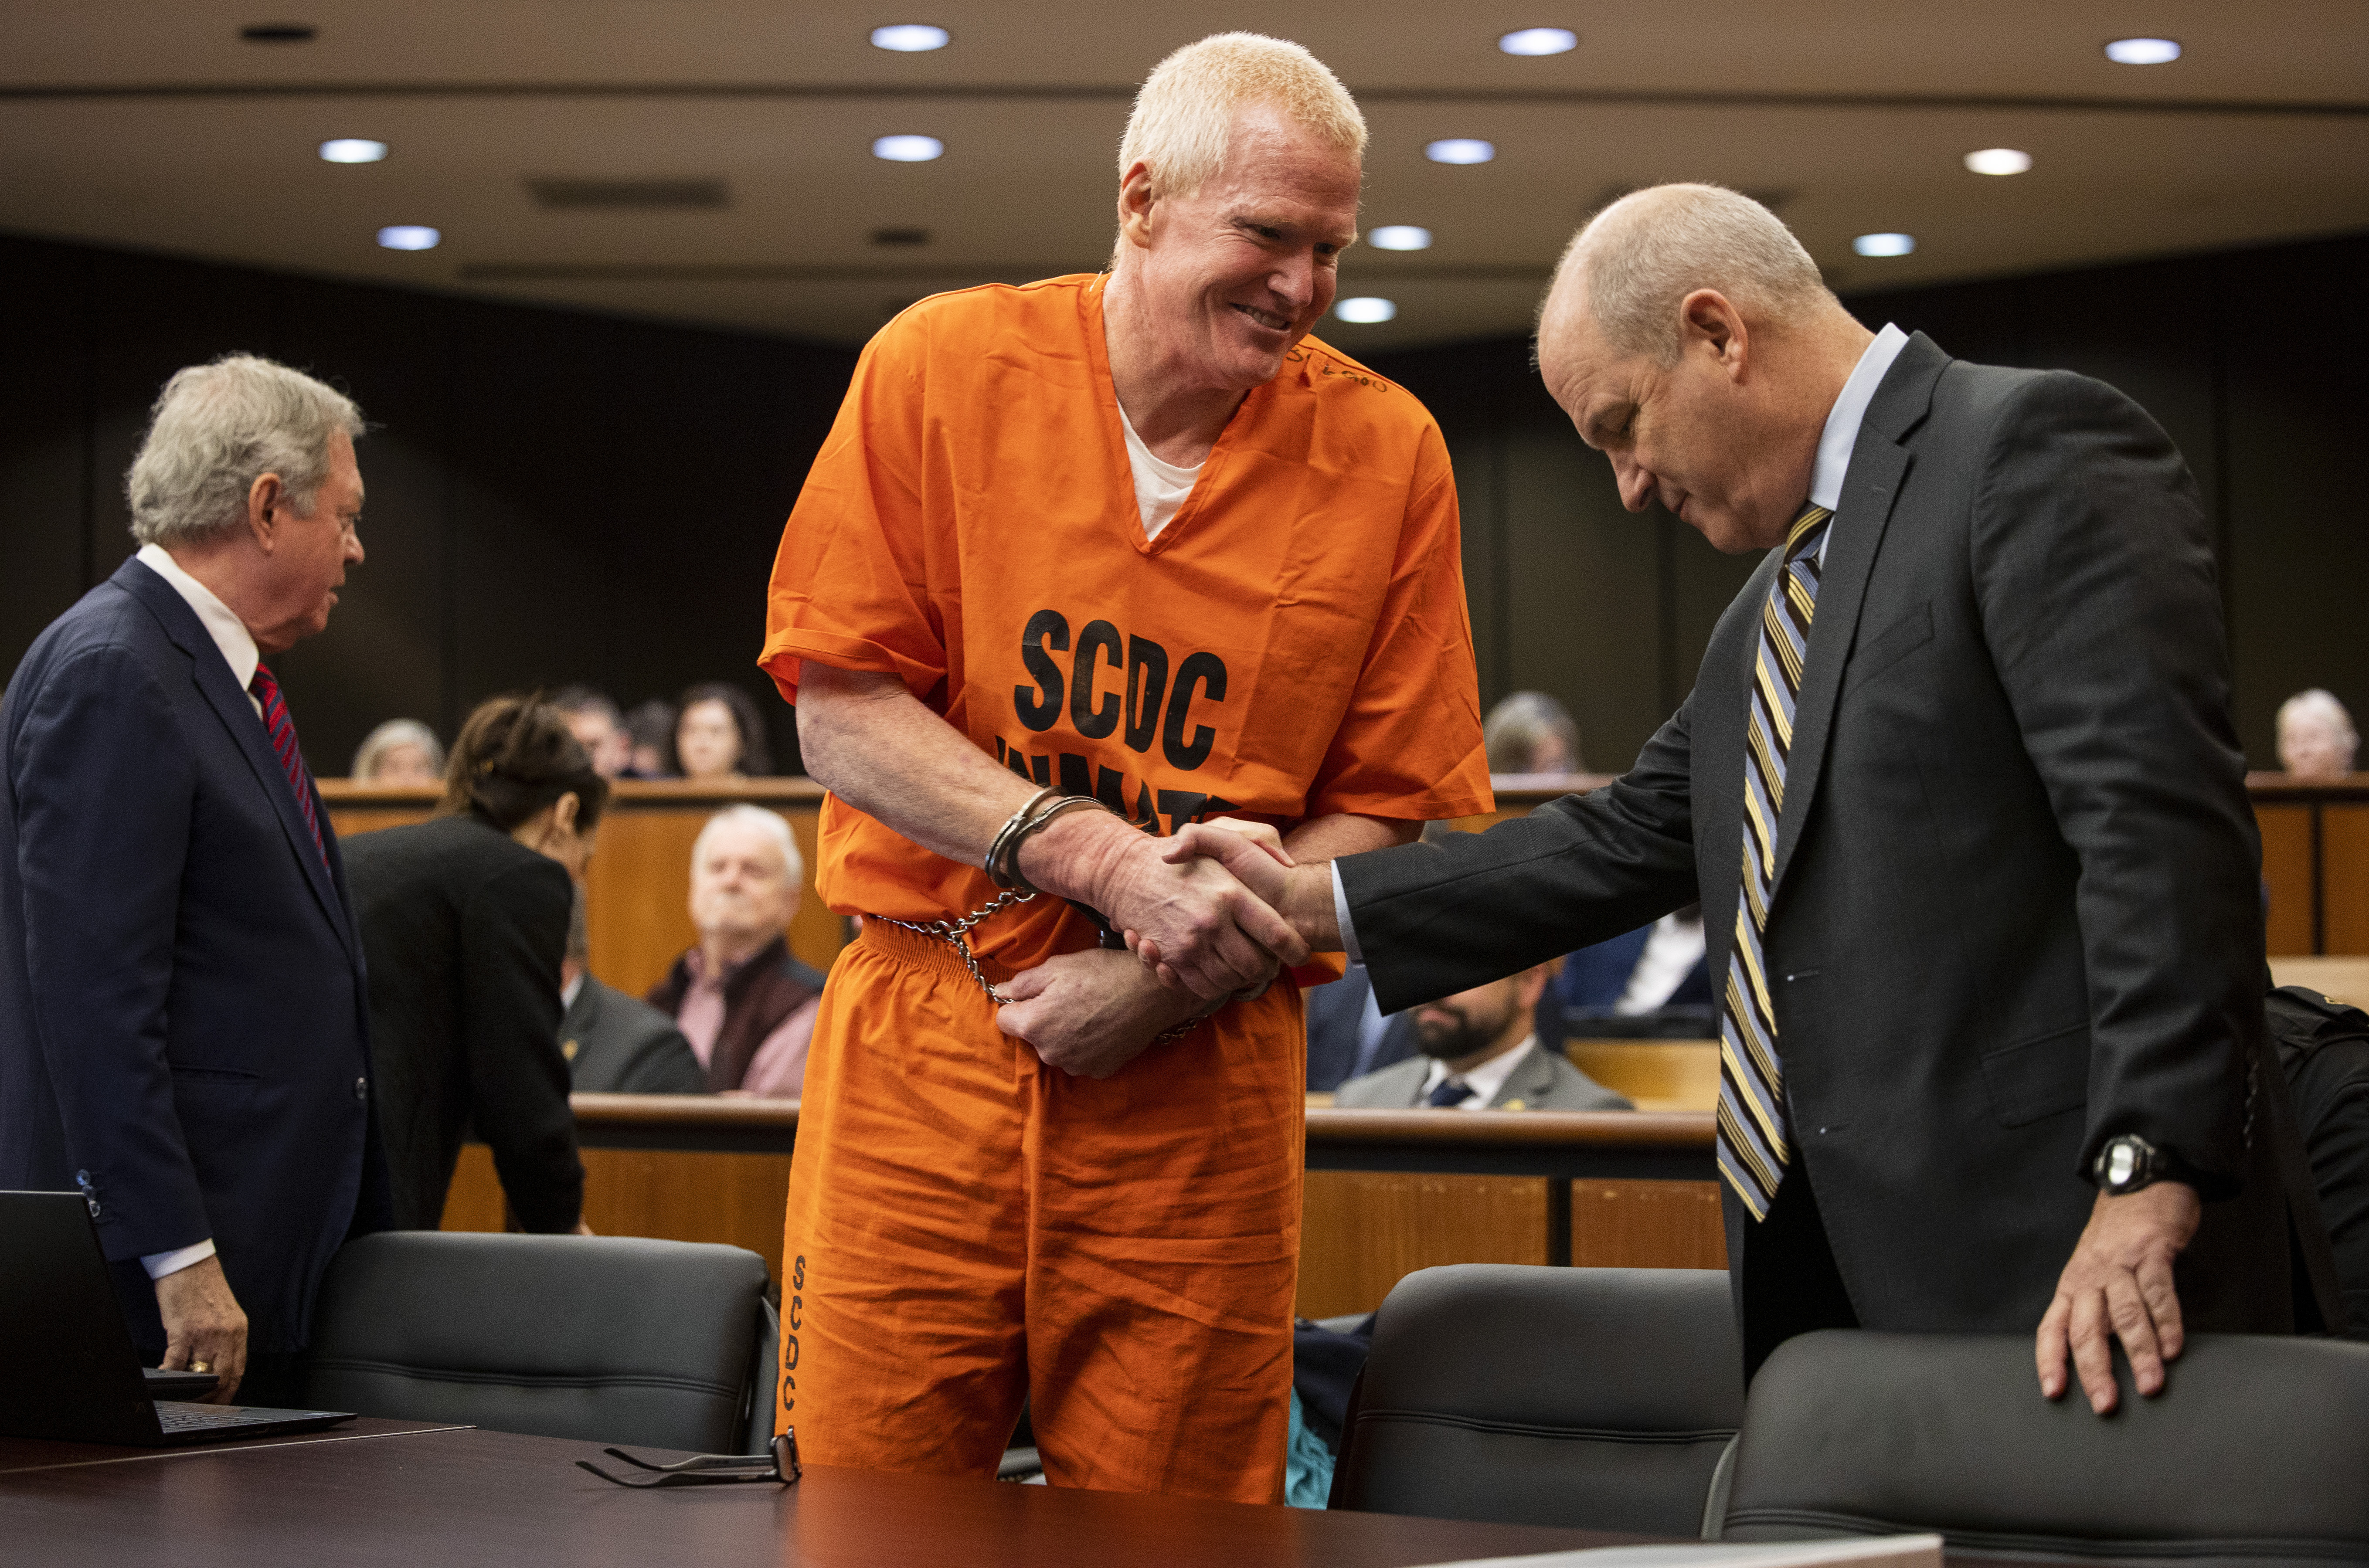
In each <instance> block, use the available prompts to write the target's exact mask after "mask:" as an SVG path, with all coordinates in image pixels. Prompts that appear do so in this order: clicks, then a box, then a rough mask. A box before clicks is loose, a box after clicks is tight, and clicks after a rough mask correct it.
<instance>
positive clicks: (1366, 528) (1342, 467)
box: [762, 277, 1490, 1502]
mask: <svg viewBox="0 0 2369 1568" xmlns="http://www.w3.org/2000/svg"><path fill="white" fill-rule="evenodd" d="M1102 289H1103V280H1101V279H1100V278H1093V277H1085V278H1063V279H1056V280H1051V281H1048V282H1044V283H1037V284H1033V285H1030V286H1028V287H1026V288H1017V289H1015V288H1009V287H1003V286H995V287H990V288H983V289H975V290H970V291H967V292H963V293H958V294H950V295H943V296H939V297H937V298H934V299H931V300H927V301H924V302H922V303H921V304H919V305H917V306H915V307H913V308H912V309H911V310H909V311H907V312H906V313H904V314H903V315H900V316H899V317H898V319H897V320H896V321H894V322H892V323H891V324H890V325H889V326H887V328H886V329H885V330H884V331H882V333H881V334H880V335H879V336H878V337H877V338H875V339H874V341H873V343H872V345H871V346H870V347H869V348H868V349H866V350H865V352H864V357H863V359H862V361H861V362H860V363H859V365H858V367H857V370H856V373H855V377H854V381H853V385H852V386H851V388H850V390H849V392H848V395H847V398H846V401H845V403H844V405H843V406H841V411H840V416H839V419H838V422H837V423H836V425H835V426H834V427H833V429H832V431H831V435H830V440H829V441H828V442H827V443H826V444H825V446H824V448H823V451H822V453H821V455H820V456H819V457H818V459H817V460H816V463H815V465H814V468H813V470H812V472H811V474H810V475H808V478H807V485H806V487H805V489H804V491H803V492H802V494H801V495H800V497H799V499H798V504H797V508H796V509H795V511H794V512H793V514H792V515H791V518H790V521H789V524H788V527H787V529H786V531H785V532H784V535H783V540H782V547H781V553H780V555H779V558H778V560H777V562H776V565H775V568H774V575H773V580H772V595H771V601H770V607H769V608H770V615H769V625H768V635H767V640H766V645H765V651H764V655H763V660H762V662H763V664H764V667H765V668H766V669H767V670H769V671H770V672H771V673H772V676H773V678H774V679H775V681H777V682H778V683H779V684H780V686H781V689H782V692H783V694H784V696H786V697H788V698H789V699H790V700H791V701H792V702H795V701H796V698H797V684H798V674H799V670H800V661H801V660H803V659H807V658H814V659H818V660H820V661H822V662H825V663H827V664H830V665H833V666H836V667H840V668H843V669H850V670H874V671H881V672H888V673H894V674H896V675H897V676H898V677H899V678H900V679H901V680H902V681H904V682H905V684H906V686H907V688H908V689H909V690H910V691H911V692H913V693H914V694H915V695H916V696H917V697H919V698H921V700H922V701H923V702H924V703H926V704H928V705H929V706H930V707H931V708H932V709H933V711H935V712H937V713H938V714H940V715H943V716H944V718H945V719H946V720H947V722H948V723H950V724H951V725H953V726H954V727H955V728H956V730H958V731H960V732H961V733H962V734H964V735H965V736H967V737H968V738H970V740H971V742H972V743H973V744H975V745H977V746H978V748H979V749H980V750H982V751H984V752H986V753H988V754H989V755H990V756H993V757H996V758H998V759H999V760H1001V761H1002V762H1003V763H1004V765H1005V766H1007V767H1009V768H1011V769H1012V770H1013V772H1014V773H1018V774H1020V775H1022V776H1023V777H1025V778H1028V779H1032V780H1035V781H1036V782H1039V783H1044V784H1059V785H1060V786H1061V787H1062V788H1063V789H1064V791H1066V792H1068V793H1073V794H1080V795H1094V796H1097V797H1098V798H1100V799H1102V800H1103V801H1104V802H1105V803H1106V804H1108V805H1109V806H1110V807H1113V808H1114V809H1116V810H1118V811H1120V812H1123V813H1124V814H1125V815H1127V817H1129V818H1132V819H1134V820H1137V821H1139V822H1140V823H1143V824H1145V825H1146V826H1148V827H1150V828H1152V829H1153V830H1157V831H1159V832H1162V833H1165V832H1170V831H1173V830H1174V829H1175V827H1176V826H1177V825H1178V824H1179V823H1181V822H1183V821H1185V820H1187V819H1189V818H1195V817H1206V816H1215V815H1242V816H1252V817H1258V818H1265V819H1268V820H1271V821H1274V822H1276V823H1277V824H1279V825H1282V826H1285V827H1288V826H1289V825H1291V824H1293V823H1295V822H1297V821H1298V820H1299V819H1301V818H1308V817H1312V816H1320V815H1324V814H1328V813H1333V812H1359V813H1365V814H1369V815H1374V816H1379V817H1389V818H1420V819H1428V818H1441V817H1454V816H1460V815H1464V814H1468V813H1471V812H1477V811H1482V810H1486V809H1488V808H1489V806H1490V795H1489V790H1488V777H1487V769H1486V762H1485V760H1484V758H1483V755H1482V747H1481V723H1480V715H1479V711H1478V700H1477V692H1476V690H1475V686H1476V682H1475V679H1474V673H1473V663H1472V651H1471V631H1470V627H1469V624H1468V621H1467V618H1466V612H1465V605H1464V595H1463V584H1462V578H1461V573H1460V568H1459V559H1458V539H1457V512H1456V495H1455V489H1454V484H1453V480H1452V477H1451V475H1450V473H1449V469H1448V457H1447V452H1446V449H1445V447H1444V445H1443V443H1442V441H1441V440H1440V437H1439V433H1438V430H1437V429H1436V427H1435V426H1434V425H1433V423H1432V421H1431V418H1430V417H1429V415H1428V414H1426V413H1425V411H1424V409H1423V407H1422V406H1421V405H1419V404H1418V403H1417V402H1416V401H1415V400H1414V398H1413V397H1412V396H1410V395H1408V394H1407V393H1406V392H1405V391H1404V390H1402V388H1399V387H1397V386H1395V385H1393V384H1391V383H1389V382H1387V381H1385V380H1383V379H1381V378H1380V377H1378V376H1376V375H1374V374H1373V373H1372V372H1369V371H1368V370H1366V369H1365V368H1364V367H1362V366H1360V365H1358V364H1357V363H1356V361H1352V360H1350V359H1347V358H1346V357H1345V356H1343V355H1340V354H1337V353H1335V352H1333V350H1332V349H1328V348H1326V347H1325V346H1323V345H1322V344H1321V343H1318V342H1316V341H1315V340H1314V339H1308V340H1305V341H1303V342H1302V343H1301V344H1300V346H1299V348H1298V349H1295V350H1294V351H1293V353H1292V354H1291V355H1290V356H1289V358H1288V360H1287V362H1286V364H1285V366H1284V368H1283V370H1282V372H1281V373H1280V374H1278V375H1277V376H1276V378H1275V380H1273V381H1272V382H1270V383H1267V384H1266V385H1265V386H1262V387H1259V388H1258V389H1256V390H1255V391H1253V392H1252V393H1251V394H1250V395H1248V396H1247V397H1246V398H1245V399H1244V400H1243V403H1242V407H1241V408H1240V409H1239V410H1238V411H1237V413H1236V414H1235V416H1234V418H1233V419H1232V421H1231V422H1230V424H1229V425H1228V427H1227V429H1226V430H1225V433H1224V435H1223V436H1222V437H1221V438H1220V440H1219V442H1218V445H1217V447H1216V449H1215V451H1213V452H1211V454H1210V456H1209V459H1208V462H1207V464H1206V465H1205V466H1204V467H1203V469H1202V471H1201V474H1200V476H1199V478H1198V479H1197V481H1196V484H1195V486H1194V488H1193V491H1192V494H1191V496H1190V498H1188V499H1187V500H1186V502H1185V504H1184V507H1183V509H1181V510H1180V511H1179V512H1178V513H1177V515H1176V516H1175V518H1174V519H1173V521H1171V522H1170V523H1169V525H1168V526H1167V528H1165V529H1164V530H1162V532H1161V535H1160V537H1159V538H1158V539H1156V540H1150V539H1146V538H1145V536H1144V532H1143V527H1142V521H1141V519H1140V516H1139V513H1138V510H1137V503H1136V498H1135V489H1134V485H1133V481H1132V478H1131V476H1130V475H1129V472H1128V468H1127V453H1126V447H1125V442H1124V438H1123V435H1122V433H1121V425H1120V415H1119V410H1118V406H1117V403H1116V397H1115V395H1114V394H1113V392H1112V389H1111V382H1110V372H1109V366H1108V363H1107V361H1106V359H1105V356H1104V344H1103V326H1102ZM818 883H819V887H820V889H821V893H822V896H823V898H824V899H825V901H826V902H827V903H828V904H829V905H830V907H831V908H832V909H834V910H840V911H841V912H843V913H863V914H881V915H888V916H893V917H895V918H897V919H900V920H909V921H934V920H941V919H944V918H946V917H948V916H950V915H958V914H961V913H964V912H966V911H968V910H973V909H976V908H978V906H980V905H981V904H984V903H986V902H987V901H988V900H989V899H990V898H993V897H994V896H995V893H996V888H995V887H994V886H993V885H992V884H991V883H990V881H989V880H988V878H987V876H985V874H984V873H982V872H981V871H979V870H978V869H977V868H976V867H974V866H970V865H966V864H957V863H956V862H953V861H950V860H946V859H944V858H942V857H940V856H937V855H934V854H933V853H929V852H927V851H925V850H922V849H920V848H918V847H917V846H915V845H913V844H912V843H910V841H907V840H905V839H904V838H902V837H900V836H899V835H898V834H897V833H895V832H893V831H891V830H889V829H887V827H885V826H883V825H882V824H880V823H878V822H875V821H874V820H872V819H871V818H867V817H865V816H864V815H863V814H862V813H861V812H858V811H855V810H853V809H852V808H850V807H848V806H847V805H846V804H845V803H844V802H842V801H840V800H838V799H837V798H835V797H834V798H830V799H828V800H826V802H825V803H824V807H823V817H822V830H821V844H820V854H819V864H818ZM972 935H973V942H974V944H975V946H976V948H977V950H978V953H979V954H980V956H981V961H982V963H983V965H984V966H985V967H987V969H988V971H989V973H990V976H992V977H994V978H997V979H1001V978H1002V977H1003V976H1005V975H1007V974H1008V973H1010V972H1011V971H1013V970H1016V969H1022V968H1026V967H1031V966H1034V965H1036V964H1037V963H1040V962H1042V961H1044V960H1045V959H1046V958H1047V957H1050V956H1054V955H1056V954H1060V953H1067V952H1073V951H1076V950H1079V949H1082V948H1087V947H1091V946H1093V944H1094V932H1093V927H1092V925H1091V923H1090V922H1089V921H1086V920H1085V919H1084V917H1082V916H1081V915H1079V914H1077V913H1076V912H1075V911H1074V910H1070V909H1069V908H1068V907H1067V906H1066V905H1065V904H1063V903H1062V902H1061V901H1060V900H1059V899H1055V898H1038V899H1036V900H1035V901H1033V902H1031V903H1028V904H1025V905H1022V906H1018V907H1016V908H1013V909H1008V910H1003V911H1001V912H999V913H998V914H997V915H995V916H993V917H992V918H990V920H989V921H986V922H985V923H984V924H982V925H981V926H980V927H979V928H978V930H977V931H975V932H974V933H972ZM1332 972H1337V971H1327V970H1322V969H1318V970H1315V971H1314V972H1312V973H1307V974H1304V975H1303V976H1302V979H1303V980H1314V979H1322V978H1328V977H1329V974H1330V973H1332ZM1304 1047H1305V1040H1304V1032H1303V1024H1302V1015H1301V1011H1300V1008H1299V997H1298V992H1297V990H1295V989H1294V988H1292V987H1289V986H1278V987H1276V988H1274V989H1273V990H1270V991H1269V992H1268V993H1267V994H1266V995H1265V996H1264V997H1262V998H1260V999H1258V1000H1257V1001H1251V1002H1243V1003H1236V1004H1233V1005H1231V1006H1230V1007H1228V1008H1226V1009H1224V1010H1222V1011H1221V1012H1220V1013H1219V1014H1218V1015H1217V1016H1216V1017H1215V1018H1213V1019H1211V1020H1210V1021H1209V1022H1208V1023H1207V1024H1205V1025H1204V1026H1203V1027H1201V1028H1200V1029H1197V1030H1196V1031H1195V1032H1194V1033H1193V1034H1191V1035H1188V1036H1184V1037H1183V1038H1180V1039H1178V1040H1176V1041H1173V1042H1170V1043H1168V1044H1166V1045H1163V1046H1159V1047H1153V1048H1152V1049H1151V1050H1150V1051H1147V1052H1146V1053H1145V1054H1144V1055H1143V1056H1142V1057H1139V1058H1138V1059H1136V1061H1135V1062H1133V1063H1131V1064H1129V1066H1128V1067H1127V1068H1126V1069H1125V1070H1122V1071H1120V1072H1119V1073H1117V1074H1116V1075H1115V1076H1114V1077H1112V1078H1110V1079H1108V1080H1104V1081H1099V1082H1098V1081H1093V1080H1086V1079H1072V1078H1070V1077H1068V1075H1066V1074H1063V1073H1060V1072H1059V1071H1056V1070H1052V1069H1047V1068H1045V1067H1044V1066H1043V1064H1042V1063H1040V1062H1038V1061H1037V1060H1036V1057H1035V1054H1034V1053H1033V1052H1032V1051H1030V1050H1029V1049H1028V1047H1026V1046H1025V1045H1024V1044H1022V1043H1020V1042H1017V1041H1013V1040H1010V1039H1008V1038H1006V1037H1005V1036H1001V1034H1000V1033H998V1032H997V1030H996V1028H995V1024H994V1009H993V1006H992V1004H991V1003H990V1002H989V1001H988V1000H987V998H986V997H985V996H984V995H983V994H982V993H981V992H980V991H979V990H978V987H977V986H976V985H975V984H974V983H973V982H972V981H971V980H970V979H969V977H968V975H967V973H966V972H965V971H964V970H963V969H962V967H961V961H960V959H959V958H958V957H956V956H955V955H954V954H953V952H952V951H951V949H948V948H945V947H944V946H943V945H942V944H934V943H932V942H930V941H929V940H927V939H924V938H919V937H913V936H910V934H909V933H902V932H899V931H897V930H896V929H895V928H893V927H889V926H887V925H885V924H880V923H877V922H875V923H874V924H872V925H869V926H867V928H866V930H865V933H864V937H863V938H862V939H861V940H859V941H858V942H857V943H856V944H855V945H854V947H853V948H852V949H850V951H849V952H848V953H847V954H846V955H844V956H842V957H841V961H840V963H839V965H838V967H836V968H835V969H834V971H833V974H832V978H831V981H830V986H829V987H828V988H827V989H826V991H825V993H824V997H823V1001H822V1005H821V1011H820V1013H819V1015H818V1022H817V1027H816V1033H815V1043H814V1047H813V1052H812V1054H811V1056H810V1057H809V1059H808V1063H807V1081H806V1093H805V1106H804V1109H803V1111H802V1112H801V1116H800V1127H799V1133H798V1150H797V1154H796V1156H795V1164H794V1167H793V1172H792V1176H791V1190H790V1199H789V1210H788V1216H787V1222H786V1225H785V1234H784V1241H785V1247H786V1251H785V1253H784V1273H785V1276H786V1278H785V1282H784V1334H783V1362H784V1368H783V1374H784V1375H783V1380H782V1384H781V1389H780V1393H781V1402H780V1404H779V1406H778V1407H777V1408H778V1409H779V1410H780V1413H781V1415H782V1417H783V1418H784V1420H786V1421H790V1422H794V1423H795V1425H796V1427H797V1433H798V1439H799V1444H800V1447H801V1448H802V1449H803V1450H804V1451H805V1452H806V1454H807V1458H809V1459H812V1460H814V1461H815V1462H818V1463H827V1464H853V1465H860V1466H868V1467H872V1468H883V1469H905V1470H934V1471H954V1472H964V1471H968V1472H974V1473H976V1472H978V1471H980V1470H981V1469H982V1468H990V1469H991V1467H992V1464H993V1460H994V1456H995V1454H996V1453H997V1452H998V1451H1000V1450H1001V1447H1002V1445H1003V1442H1004V1440H1005V1438H1006V1437H1008V1436H1009V1434H1010V1432H1011V1430H1012V1419H1013V1414H1014V1413H1015V1412H1016V1410H1017V1408H1018V1404H1019V1400H1020V1398H1021V1396H1022V1395H1023V1394H1024V1393H1025V1394H1026V1395H1028V1396H1029V1398H1030V1399H1031V1402H1032V1404H1031V1408H1032V1422H1033V1425H1034V1427H1035V1431H1036V1440H1037V1445H1038V1448H1039V1450H1040V1453H1041V1454H1042V1455H1043V1457H1044V1460H1045V1464H1046V1469H1047V1476H1048V1478H1050V1479H1051V1480H1053V1481H1054V1482H1057V1483H1060V1484H1067V1485H1080V1486H1094V1487H1104V1488H1131V1489H1139V1490H1164V1491H1172V1492H1181V1493H1186V1494H1196V1495H1207V1496H1230V1497H1236V1498H1240V1499H1242V1500H1245V1501H1253V1502H1257V1501H1268V1500H1272V1499H1273V1498H1274V1497H1275V1496H1276V1494H1277V1488H1278V1487H1279V1484H1280V1478H1281V1469H1282V1448H1283V1441H1282V1439H1283V1430H1284V1420H1285V1409H1286V1402H1287V1396H1288V1390H1289V1386H1290V1332H1289V1320H1290V1311H1291V1297H1292V1278H1293V1274H1294V1266H1295V1263H1296V1258H1297V1246H1298V1221H1299V1163H1300V1139H1301V1136H1302V1134H1301V1116H1300V1104H1301V1102H1300V1091H1301V1085H1302V1083H1303V1082H1304V1079H1305V1068H1304V1065H1303V1064H1304Z"/></svg>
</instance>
